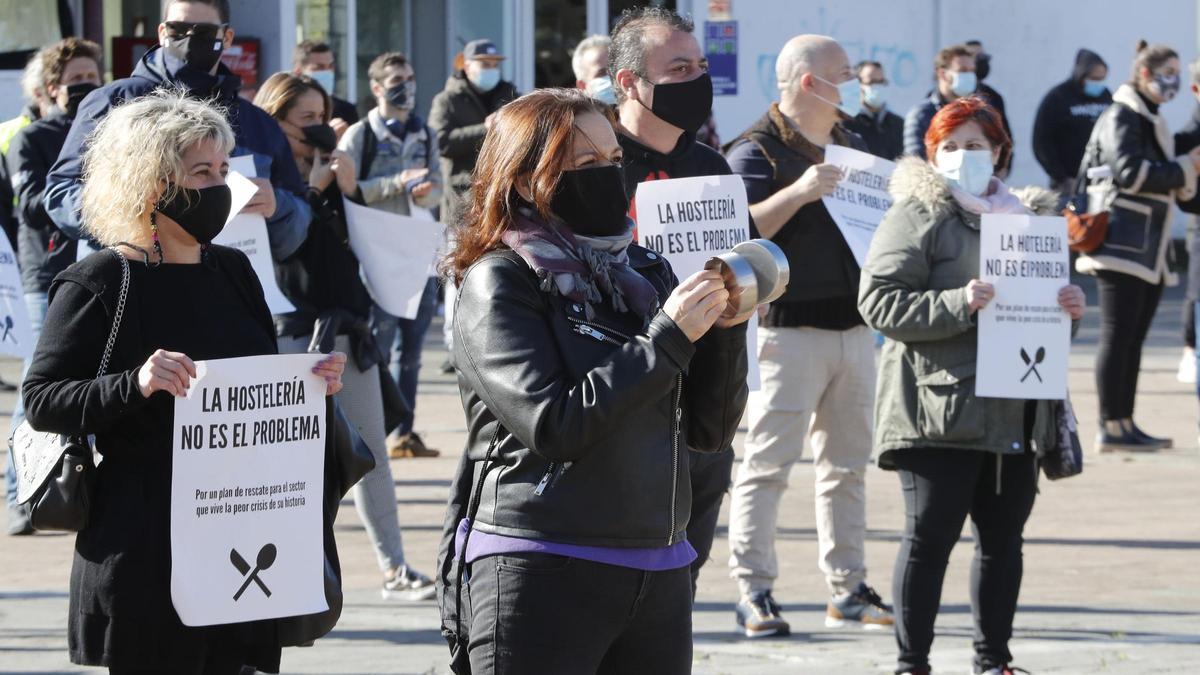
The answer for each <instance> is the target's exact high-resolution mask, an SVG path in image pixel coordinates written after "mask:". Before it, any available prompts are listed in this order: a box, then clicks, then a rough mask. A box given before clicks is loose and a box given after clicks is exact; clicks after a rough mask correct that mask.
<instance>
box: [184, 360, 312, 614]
mask: <svg viewBox="0 0 1200 675" xmlns="http://www.w3.org/2000/svg"><path fill="white" fill-rule="evenodd" d="M320 358H321V356H320V355H315V354H295V355H286V356H252V357H246V358H236V359H219V360H213V361H200V362H197V364H196V369H197V374H198V375H199V377H198V378H197V379H194V380H192V385H191V389H190V390H189V392H188V397H187V398H177V399H175V420H174V425H173V435H174V440H173V446H172V448H173V450H172V453H173V462H174V463H173V466H172V470H171V602H172V603H173V604H174V606H175V611H176V612H178V613H179V618H180V619H181V620H182V621H183V623H184V625H187V626H211V625H216V624H226V623H235V622H241V621H256V620H259V619H273V618H278V617H285V616H297V615H301V614H313V613H316V612H321V611H324V610H326V609H328V605H327V603H326V601H325V583H324V571H323V570H324V564H325V563H324V560H325V557H324V543H323V534H322V529H321V528H322V523H321V518H322V506H321V505H322V499H323V496H324V466H325V433H326V430H325V421H326V420H325V380H324V379H323V378H321V377H320V376H318V375H313V374H312V372H311V370H312V367H313V366H314V365H315V364H316V363H317V361H318V360H320Z"/></svg>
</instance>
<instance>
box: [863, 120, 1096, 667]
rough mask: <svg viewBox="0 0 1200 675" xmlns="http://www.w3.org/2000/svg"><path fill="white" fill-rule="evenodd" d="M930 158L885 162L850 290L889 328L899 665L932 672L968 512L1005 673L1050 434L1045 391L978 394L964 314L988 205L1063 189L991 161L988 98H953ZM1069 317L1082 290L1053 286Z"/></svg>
mask: <svg viewBox="0 0 1200 675" xmlns="http://www.w3.org/2000/svg"><path fill="white" fill-rule="evenodd" d="M925 147H926V151H927V153H928V157H929V161H928V162H926V161H924V160H921V159H918V158H915V157H909V158H906V159H903V160H901V161H900V164H899V166H898V167H897V168H896V171H895V173H893V174H892V180H891V184H890V186H889V190H890V192H891V194H892V197H893V198H894V199H895V203H894V205H893V206H892V208H891V209H889V210H888V212H887V214H886V215H885V216H884V219H883V222H882V223H881V224H880V225H879V230H878V231H877V232H876V234H875V238H874V240H873V241H872V242H871V249H870V252H869V253H868V254H867V261H866V264H865V265H864V266H863V276H862V282H861V284H862V285H861V287H860V290H859V296H858V308H859V311H861V312H862V315H863V319H865V320H866V322H867V324H868V325H869V326H871V327H872V328H874V329H876V330H878V331H879V332H881V333H883V335H884V336H885V337H886V338H887V340H886V341H885V343H884V346H883V353H882V355H881V357H880V361H879V383H878V390H877V391H878V394H877V396H878V397H877V399H876V406H875V448H876V452H878V453H879V460H878V461H879V466H880V467H881V468H884V469H889V470H895V471H896V472H898V473H899V475H900V485H901V488H902V490H903V493H904V511H905V530H904V540H903V542H902V543H901V545H900V551H899V553H898V554H897V556H896V569H895V571H894V573H893V575H892V584H893V590H892V592H893V597H894V599H895V603H896V613H895V616H896V642H897V644H898V645H899V648H900V654H899V660H898V661H899V667H898V668H897V671H896V672H897V673H914V674H925V673H929V649H930V646H931V645H932V644H933V624H934V620H935V619H936V618H937V612H938V604H939V602H940V601H941V594H942V579H943V578H944V576H945V574H946V564H947V562H948V561H949V558H950V551H951V550H952V549H953V548H954V544H955V543H956V542H957V541H958V538H959V534H960V533H961V532H962V526H963V521H964V520H966V518H967V516H968V515H970V517H971V527H972V530H973V532H974V534H975V542H976V545H975V560H974V562H973V563H972V565H971V608H972V610H973V614H974V618H975V635H976V638H975V663H974V672H975V673H986V674H987V675H1009V674H1010V673H1012V672H1013V669H1012V668H1011V667H1010V666H1009V665H1008V664H1009V662H1010V661H1011V660H1012V654H1011V653H1009V651H1008V641H1009V639H1010V638H1011V637H1012V623H1013V615H1014V613H1015V612H1016V608H1017V595H1018V592H1019V591H1020V588H1021V533H1022V531H1023V530H1024V528H1025V521H1026V520H1027V519H1028V518H1029V514H1030V512H1031V510H1032V509H1033V499H1034V494H1035V493H1036V492H1037V463H1036V460H1035V457H1034V454H1033V450H1032V448H1033V447H1034V446H1035V444H1036V446H1038V447H1051V445H1052V444H1051V439H1052V437H1053V434H1054V428H1055V424H1054V420H1053V415H1052V413H1051V405H1050V402H1049V401H1021V400H1011V399H998V398H977V397H976V396H975V354H976V339H977V333H976V318H975V314H976V312H978V311H979V310H980V309H983V308H984V307H986V306H987V305H988V303H989V302H990V301H991V300H992V297H993V296H994V294H995V289H994V288H993V286H992V285H991V284H989V283H986V282H983V281H980V280H979V279H977V278H976V276H977V275H978V274H979V225H980V219H981V218H982V216H983V214H987V213H1009V214H1037V215H1054V214H1055V212H1056V206H1057V202H1058V196H1057V195H1056V194H1054V193H1052V192H1049V191H1047V190H1043V189H1041V188H1033V187H1030V188H1025V189H1024V190H1016V191H1014V190H1009V188H1008V187H1006V186H1005V185H1004V183H1002V182H1001V181H1000V179H999V178H997V177H996V175H995V174H996V171H997V169H998V167H1002V166H1004V164H1005V159H1006V157H1007V156H1008V153H1009V152H1011V148H1012V143H1011V141H1010V140H1009V138H1008V134H1006V133H1005V132H1004V127H1003V126H1001V122H1000V116H999V114H997V113H996V111H995V109H993V108H992V107H991V106H989V105H988V104H987V103H985V102H984V101H983V100H982V99H980V98H977V97H974V96H972V97H968V98H962V99H958V100H956V101H954V102H952V103H949V104H947V105H946V106H945V107H943V108H942V109H941V110H940V111H938V113H937V115H936V116H934V118H933V122H932V124H931V125H930V127H929V131H928V132H927V133H926V134H925ZM1058 304H1059V305H1060V306H1061V307H1062V309H1063V312H1064V315H1065V316H1069V317H1070V319H1071V320H1072V321H1077V320H1079V318H1080V317H1082V316H1083V312H1084V296H1083V291H1082V290H1080V289H1079V287H1078V286H1073V285H1067V286H1064V287H1063V288H1062V289H1061V290H1060V291H1059V293H1058Z"/></svg>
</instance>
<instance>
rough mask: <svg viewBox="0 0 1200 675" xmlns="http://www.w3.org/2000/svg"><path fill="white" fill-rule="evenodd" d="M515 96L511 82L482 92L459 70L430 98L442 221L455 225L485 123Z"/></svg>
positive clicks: (502, 83)
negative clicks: (439, 170) (439, 169)
mask: <svg viewBox="0 0 1200 675" xmlns="http://www.w3.org/2000/svg"><path fill="white" fill-rule="evenodd" d="M516 97H517V88H516V87H515V86H513V84H512V83H511V82H508V81H505V80H501V81H500V84H497V85H496V88H495V89H492V90H491V91H489V92H487V93H482V92H480V91H479V90H478V89H476V88H475V87H474V85H472V84H471V83H470V81H468V80H467V78H466V77H465V76H464V75H463V73H462V71H459V72H458V73H457V74H455V75H453V76H452V77H450V79H448V80H446V88H445V89H443V90H442V91H440V92H438V94H437V95H436V96H434V97H433V103H432V104H430V108H429V126H430V128H432V129H433V130H434V132H436V133H437V142H438V152H439V153H441V155H442V159H443V160H444V161H443V162H442V185H443V186H444V187H443V190H444V192H443V193H442V222H444V223H450V224H454V223H455V222H456V220H457V217H458V214H459V210H460V209H461V208H462V206H463V200H464V199H465V195H466V192H467V189H468V188H470V187H471V175H472V173H473V172H474V171H475V162H476V160H478V159H479V149H480V148H481V147H482V146H483V137H484V136H485V135H487V129H486V128H485V127H484V124H483V122H484V120H486V119H487V116H488V115H490V114H492V113H494V112H496V111H497V110H499V109H500V108H501V107H503V106H504V104H505V103H508V102H509V101H511V100H513V99H515V98H516Z"/></svg>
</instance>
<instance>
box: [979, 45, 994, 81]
mask: <svg viewBox="0 0 1200 675" xmlns="http://www.w3.org/2000/svg"><path fill="white" fill-rule="evenodd" d="M990 72H992V55H991V54H988V53H986V52H979V53H978V54H976V55H975V77H976V78H978V79H979V81H980V82H983V81H984V80H985V79H987V76H988V73H990Z"/></svg>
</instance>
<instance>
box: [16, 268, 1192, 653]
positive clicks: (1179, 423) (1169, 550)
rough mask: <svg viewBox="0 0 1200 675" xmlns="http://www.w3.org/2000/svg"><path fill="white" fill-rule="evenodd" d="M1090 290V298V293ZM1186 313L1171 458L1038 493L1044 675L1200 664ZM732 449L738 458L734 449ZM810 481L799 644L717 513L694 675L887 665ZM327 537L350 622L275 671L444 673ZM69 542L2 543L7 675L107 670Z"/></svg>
mask: <svg viewBox="0 0 1200 675" xmlns="http://www.w3.org/2000/svg"><path fill="white" fill-rule="evenodd" d="M1089 297H1090V299H1091V300H1092V301H1093V302H1094V300H1095V294H1094V292H1092V291H1089ZM1178 313H1179V300H1178V293H1177V292H1176V293H1175V294H1172V295H1171V296H1170V297H1169V299H1168V301H1167V302H1165V303H1164V305H1163V307H1162V309H1161V310H1160V311H1159V315H1158V318H1157V320H1156V323H1155V325H1154V328H1153V332H1152V335H1151V338H1150V341H1149V344H1148V348H1147V351H1146V358H1145V359H1144V361H1143V375H1142V381H1141V382H1142V383H1141V391H1140V394H1139V399H1138V402H1139V408H1138V413H1139V415H1138V416H1139V422H1140V423H1141V424H1142V426H1144V427H1145V428H1146V429H1148V430H1150V431H1151V432H1152V433H1156V434H1169V435H1171V436H1173V437H1174V438H1175V440H1176V446H1177V447H1176V448H1175V449H1173V450H1170V451H1165V452H1162V453H1158V454H1154V455H1142V456H1113V455H1107V456H1098V455H1095V454H1089V455H1088V456H1087V463H1086V468H1085V472H1084V474H1083V475H1082V476H1080V477H1077V478H1072V479H1070V480H1067V481H1062V482H1057V483H1051V482H1048V481H1044V482H1043V483H1042V485H1041V494H1040V495H1039V497H1038V502H1037V504H1036V506H1035V507H1034V512H1033V516H1032V518H1031V519H1030V522H1029V525H1028V527H1027V528H1026V533H1025V534H1026V545H1025V578H1024V584H1023V586H1022V592H1021V604H1020V609H1019V611H1018V614H1017V620H1016V635H1015V637H1014V639H1013V641H1012V650H1013V652H1014V654H1015V655H1016V658H1017V662H1016V664H1017V665H1020V666H1022V667H1025V668H1028V669H1029V670H1031V671H1032V672H1034V673H1038V674H1039V675H1040V674H1042V673H1114V674H1131V675H1132V674H1142V673H1167V672H1191V671H1193V670H1194V669H1195V664H1196V663H1200V610H1198V609H1197V606H1198V605H1200V575H1198V574H1197V563H1200V518H1198V517H1197V512H1198V509H1200V449H1198V448H1197V400H1196V394H1195V389H1194V387H1191V386H1189V385H1183V384H1180V383H1178V382H1177V381H1176V380H1175V370H1176V365H1177V363H1178V360H1179V350H1180V347H1179V344H1180V338H1179V320H1178V315H1179V314H1178ZM1096 325H1097V317H1096V312H1095V310H1094V309H1093V310H1090V312H1089V315H1088V317H1087V319H1086V320H1085V324H1084V327H1083V329H1082V330H1081V332H1080V335H1079V338H1078V341H1077V346H1076V348H1075V351H1074V354H1073V356H1072V359H1071V376H1070V378H1071V387H1072V392H1073V399H1074V402H1075V405H1076V407H1077V409H1078V412H1079V415H1080V422H1081V428H1082V429H1083V431H1084V445H1085V446H1086V447H1087V448H1088V449H1089V450H1090V447H1091V444H1092V439H1091V433H1092V430H1093V429H1094V428H1095V424H1096V422H1095V419H1096V412H1095V411H1096V399H1095V393H1094V386H1093V384H1092V370H1091V366H1092V361H1093V358H1094V354H1095V340H1096V335H1097V328H1096ZM437 331H438V329H437V327H436V325H435V329H434V332H432V333H431V336H430V340H429V342H428V347H427V352H426V356H425V359H424V362H425V369H424V370H423V371H422V378H421V379H422V385H421V387H422V389H421V395H420V397H419V399H418V401H419V407H418V413H417V420H418V422H417V428H418V430H419V431H420V432H422V433H423V435H424V436H425V438H426V440H427V442H429V444H430V445H432V446H435V447H439V448H441V449H442V452H443V456H442V457H440V458H437V459H419V460H413V459H408V460H400V461H395V462H393V463H392V471H393V475H394V476H395V480H396V493H397V499H398V502H399V505H400V517H401V522H402V523H403V525H404V536H405V548H406V551H407V555H408V557H409V559H410V561H411V563H412V564H413V565H414V566H415V567H417V568H418V569H421V570H423V571H425V572H427V573H428V572H432V568H433V561H434V557H435V555H436V541H437V536H438V530H439V528H440V525H441V519H442V513H443V510H444V500H445V494H446V489H447V485H448V482H449V478H450V476H451V474H452V472H453V470H454V466H455V461H456V460H455V457H456V454H457V452H458V451H459V450H460V449H461V447H462V443H463V440H464V435H463V433H462V410H461V407H460V404H459V399H458V394H457V389H456V387H455V385H454V383H453V380H452V379H451V378H450V377H448V376H443V375H441V374H440V373H439V372H438V368H437V366H438V365H439V364H440V363H441V361H442V359H443V358H444V356H445V354H444V350H443V349H442V346H441V344H440V333H439V332H437ZM17 372H18V364H16V363H15V362H12V361H4V362H0V374H2V375H3V376H4V377H5V379H7V380H9V381H12V380H13V379H14V378H15V376H16V374H17ZM12 400H13V395H12V394H0V410H8V409H10V408H11V403H12ZM0 428H7V419H6V418H3V419H0ZM736 447H737V448H738V452H739V454H740V452H741V443H740V441H739V442H738V443H737V444H736ZM812 478H813V476H812V466H811V464H810V463H808V462H807V461H805V462H802V463H800V464H799V465H797V467H796V468H795V470H794V472H793V474H792V477H791V488H790V489H789V490H788V492H787V495H786V496H785V498H784V502H783V506H782V508H781V518H780V523H779V526H780V532H779V560H780V564H781V567H782V574H781V578H780V580H779V584H778V586H777V589H776V597H777V598H778V599H779V600H780V601H781V602H782V603H783V605H784V609H785V616H786V617H787V618H788V619H789V620H790V621H791V622H792V627H793V631H794V635H792V636H791V637H789V638H786V639H774V640H758V641H750V640H746V639H743V638H741V637H739V636H738V635H737V634H736V633H735V632H734V630H733V629H734V624H733V603H734V602H735V600H736V592H735V588H734V585H733V582H732V581H730V580H729V578H728V570H727V566H726V559H727V557H728V546H727V544H726V542H725V540H724V534H725V528H726V523H727V519H726V516H725V515H723V516H722V519H721V523H720V531H719V532H718V539H717V543H716V545H715V547H714V549H713V560H712V561H710V563H709V564H708V566H707V567H705V569H704V572H703V573H702V575H701V580H700V590H699V594H698V597H697V601H696V607H695V613H694V629H695V660H694V666H695V668H694V670H695V672H696V673H700V674H711V675H715V674H718V673H747V674H754V675H758V674H762V675H771V674H776V673H779V674H782V673H821V674H824V673H830V674H841V673H847V674H849V673H886V672H890V671H891V668H892V666H893V663H894V658H895V643H894V640H893V638H892V636H891V634H890V633H888V632H866V631H860V630H844V631H832V630H827V629H825V628H824V627H823V623H822V616H823V614H822V612H823V610H824V603H825V600H826V597H825V590H824V589H825V585H824V581H823V580H822V578H821V577H820V575H819V573H818V571H817V568H816V559H817V544H816V535H815V531H814V529H813V527H814V524H813V506H812V504H813V485H812ZM867 491H868V492H867V494H868V524H869V526H870V531H869V535H868V542H867V557H868V566H869V568H870V581H871V583H873V584H874V585H875V586H876V587H877V588H878V589H879V590H880V592H881V593H882V595H884V596H885V598H887V597H890V596H891V592H890V588H891V577H892V572H891V570H892V563H893V561H894V559H895V554H896V550H897V547H898V545H899V533H900V530H901V527H902V525H903V507H902V502H901V499H900V490H899V484H898V481H897V479H896V477H895V476H894V475H892V474H890V473H887V472H884V471H880V470H878V469H875V468H872V470H871V471H870V472H869V473H868V480H867ZM727 510H728V509H727V508H726V511H727ZM337 535H338V545H339V550H340V552H341V556H342V565H343V568H344V570H345V573H346V579H345V585H346V595H347V602H346V607H345V612H344V614H343V616H342V620H341V622H340V623H339V624H338V626H337V628H336V629H335V630H334V631H333V632H332V633H331V634H330V635H329V636H328V637H326V638H325V639H322V640H320V641H319V642H318V643H317V644H316V646H314V647H311V648H305V649H290V650H287V651H285V652H284V657H283V672H286V673H322V674H325V673H329V674H334V673H338V674H342V673H344V674H351V673H353V674H361V673H388V674H399V673H416V674H420V673H444V672H449V671H448V670H446V669H445V665H444V664H445V661H446V653H447V652H446V648H445V644H444V643H443V641H442V639H441V637H440V636H439V634H438V631H437V610H436V606H435V605H434V604H433V603H404V602H389V601H384V600H381V599H380V596H379V593H378V584H379V582H380V578H379V573H378V570H377V568H376V566H375V558H374V554H373V553H372V551H371V548H370V545H369V544H368V542H367V538H366V534H365V532H364V531H363V528H362V526H361V524H360V523H359V520H358V515H357V513H356V512H355V510H354V508H353V506H352V504H351V503H350V502H349V501H347V502H345V504H344V507H343V509H342V511H341V513H340V515H339V519H338V524H337ZM71 546H72V538H71V537H69V536H66V535H37V536H34V537H24V538H13V537H0V673H82V672H101V671H99V670H98V669H87V668H79V667H75V666H71V665H70V664H69V663H68V661H67V656H66V641H65V635H64V630H65V625H66V611H67V610H66V606H67V600H66V587H67V579H68V574H69V570H70V558H71ZM971 549H972V543H971V541H970V530H969V528H968V529H966V530H964V533H963V539H962V540H961V542H960V544H959V546H957V547H956V549H955V551H954V555H953V557H952V559H951V563H950V568H949V572H948V574H947V577H946V582H945V588H944V593H943V599H942V610H941V613H940V615H939V617H938V624H937V630H938V635H937V639H936V641H935V643H934V650H933V664H934V667H935V669H936V671H937V672H950V673H965V672H969V667H970V658H971V653H972V652H971V632H972V629H971V616H970V605H969V600H968V594H967V578H968V571H969V561H970V557H971ZM580 620H586V617H580Z"/></svg>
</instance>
